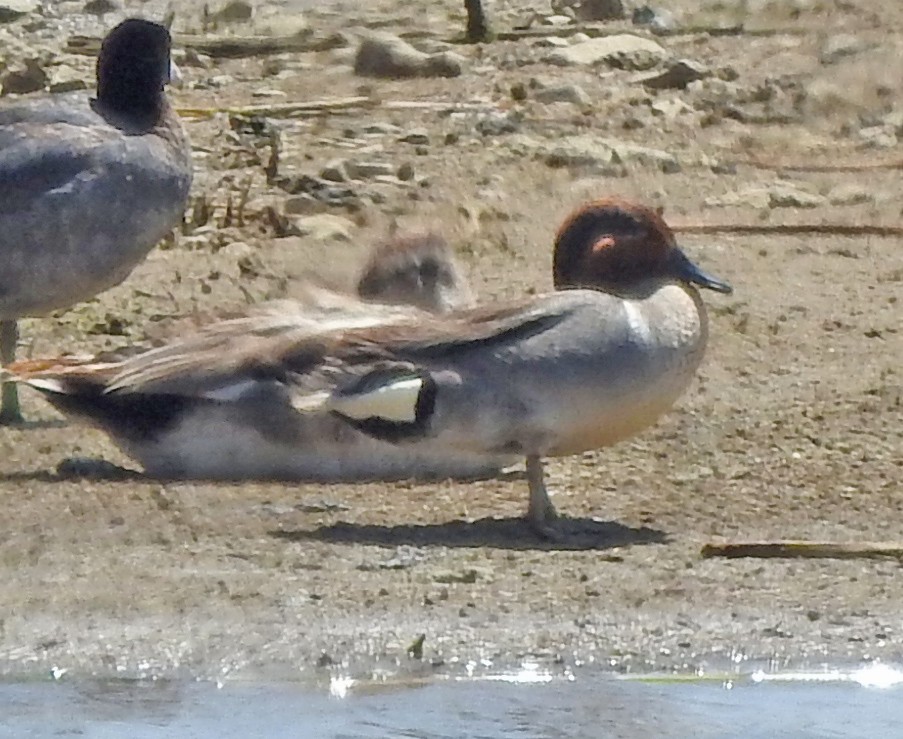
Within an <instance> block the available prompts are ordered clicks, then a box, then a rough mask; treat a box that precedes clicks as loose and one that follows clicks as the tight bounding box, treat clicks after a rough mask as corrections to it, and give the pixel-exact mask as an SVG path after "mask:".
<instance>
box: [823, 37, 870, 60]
mask: <svg viewBox="0 0 903 739" xmlns="http://www.w3.org/2000/svg"><path fill="white" fill-rule="evenodd" d="M868 48H869V45H868V44H867V43H866V42H865V41H863V40H862V39H859V38H857V37H856V36H853V35H852V34H849V33H838V34H835V35H834V36H829V37H828V38H827V39H826V40H825V42H824V43H823V44H822V47H821V51H819V53H818V60H819V61H820V62H821V63H822V64H825V65H828V64H836V63H837V62H839V61H840V60H841V59H844V58H846V57H848V56H854V55H856V54H859V53H860V52H862V51H865V50H866V49H868Z"/></svg>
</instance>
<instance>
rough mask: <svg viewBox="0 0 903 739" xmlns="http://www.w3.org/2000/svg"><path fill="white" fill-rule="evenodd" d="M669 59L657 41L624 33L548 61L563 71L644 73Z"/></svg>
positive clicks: (555, 54)
mask: <svg viewBox="0 0 903 739" xmlns="http://www.w3.org/2000/svg"><path fill="white" fill-rule="evenodd" d="M666 56H667V52H666V51H665V50H664V49H663V48H662V47H661V46H660V45H659V44H657V43H656V42H655V41H652V40H651V39H645V38H641V37H640V36H632V35H631V34H628V33H621V34H618V35H617V36H604V37H601V38H593V39H590V40H589V41H584V42H582V43H579V44H574V45H573V46H570V47H568V48H567V49H559V50H558V51H554V52H552V53H551V54H550V55H549V56H548V58H547V61H548V62H549V63H550V64H557V65H559V66H564V67H573V66H595V65H597V64H602V63H604V64H608V65H609V66H612V67H616V68H618V69H631V70H636V71H644V70H647V69H651V68H652V67H654V66H655V65H656V64H658V63H659V62H661V61H662V60H663V59H664V58H665V57H666Z"/></svg>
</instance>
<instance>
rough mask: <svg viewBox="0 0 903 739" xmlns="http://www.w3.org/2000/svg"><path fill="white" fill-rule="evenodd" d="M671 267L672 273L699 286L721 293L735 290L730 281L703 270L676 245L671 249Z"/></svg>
mask: <svg viewBox="0 0 903 739" xmlns="http://www.w3.org/2000/svg"><path fill="white" fill-rule="evenodd" d="M669 267H670V268H671V274H673V275H674V276H675V277H677V278H678V279H680V280H683V281H684V282H689V283H690V284H693V285H698V286H699V287H705V288H708V289H709V290H714V291H715V292H719V293H725V294H730V293H732V292H733V291H734V288H732V287H731V286H730V285H729V284H728V283H726V282H724V281H723V280H719V279H718V278H717V277H712V275H710V274H707V273H706V272H703V271H702V270H701V269H700V268H699V267H697V266H696V265H695V264H694V263H693V262H692V261H690V258H689V257H688V256H687V255H686V254H684V253H683V252H682V251H681V250H680V249H678V248H676V247H675V248H674V249H672V250H671V258H670V259H669Z"/></svg>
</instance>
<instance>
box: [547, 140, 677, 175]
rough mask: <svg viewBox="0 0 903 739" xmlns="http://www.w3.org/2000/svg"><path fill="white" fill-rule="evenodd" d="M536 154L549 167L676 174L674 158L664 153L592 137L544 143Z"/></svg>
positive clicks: (675, 160)
mask: <svg viewBox="0 0 903 739" xmlns="http://www.w3.org/2000/svg"><path fill="white" fill-rule="evenodd" d="M538 153H539V155H540V156H542V157H543V158H544V159H545V162H546V164H548V165H549V166H550V167H602V168H605V167H610V166H612V165H620V164H631V163H636V164H640V165H644V166H652V167H655V168H657V169H659V170H661V171H662V172H666V173H671V172H678V171H680V163H679V162H678V161H677V158H676V157H675V156H674V155H673V154H670V153H669V152H667V151H662V150H660V149H651V148H649V147H645V146H639V145H637V144H632V143H627V142H624V141H618V140H616V139H601V138H596V137H594V136H572V137H570V138H568V139H566V140H565V141H563V142H560V143H556V144H548V143H544V144H542V145H540V146H539V147H538Z"/></svg>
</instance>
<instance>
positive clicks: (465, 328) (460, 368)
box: [11, 198, 731, 538]
mask: <svg viewBox="0 0 903 739" xmlns="http://www.w3.org/2000/svg"><path fill="white" fill-rule="evenodd" d="M554 282H555V287H556V290H555V291H553V292H549V293H546V294H543V295H538V296H534V297H529V298H524V299H522V300H518V301H514V302H510V303H503V304H496V305H483V306H480V307H477V308H474V309H471V310H464V311H458V312H452V313H448V314H445V315H434V314H430V313H427V312H425V311H421V310H418V309H416V308H412V307H407V306H388V305H378V304H371V305H367V304H362V303H355V302H354V301H353V300H352V299H350V298H347V297H345V296H341V295H338V294H335V293H328V292H325V291H312V294H311V295H309V296H308V297H307V298H306V299H305V300H302V301H301V302H298V303H290V304H276V305H270V306H268V307H266V308H265V309H262V310H261V311H260V312H258V313H256V314H255V315H252V316H248V317H246V318H243V319H235V320H233V321H226V322H221V323H219V324H213V325H211V326H208V327H207V328H205V329H203V330H201V331H200V332H199V333H198V334H196V335H195V336H192V337H189V338H186V339H182V340H179V341H176V342H174V343H172V344H169V345H167V346H163V347H160V348H158V349H153V350H151V351H149V352H146V353H144V354H141V355H138V356H136V357H133V358H130V359H127V360H125V361H123V362H120V363H99V364H98V363H95V364H92V363H82V362H79V361H77V360H71V361H68V362H67V361H66V360H50V361H45V362H41V361H32V362H22V363H19V364H18V365H14V366H13V367H12V368H11V371H12V372H13V373H14V374H15V376H16V377H17V379H18V380H19V381H20V382H25V383H27V384H29V385H31V386H33V387H35V388H37V389H39V390H41V391H42V392H43V393H44V394H45V396H46V397H47V399H48V400H50V402H51V403H53V404H54V405H55V406H56V407H57V408H59V409H60V410H62V411H63V412H65V413H70V414H73V415H75V416H78V417H82V418H86V419H88V420H89V421H91V422H93V423H95V424H96V425H99V426H100V427H101V428H103V429H104V430H105V431H107V433H109V434H110V435H111V436H112V438H114V439H115V440H116V441H117V443H118V444H119V445H120V446H121V447H122V448H123V449H124V450H125V451H126V452H127V453H128V454H130V455H132V456H133V457H134V458H136V459H137V460H139V461H140V462H141V464H143V465H144V467H145V469H146V470H147V471H148V472H149V473H151V474H154V475H162V476H179V477H192V478H211V477H212V478H228V479H247V478H260V477H281V478H290V479H303V480H321V481H329V482H335V481H340V480H388V479H396V478H398V477H429V476H445V475H446V474H447V473H454V472H456V471H457V472H460V471H461V470H463V469H464V468H465V467H467V466H468V465H470V466H471V467H472V468H474V469H476V468H479V467H480V466H482V467H484V468H490V469H491V468H493V467H495V468H498V467H500V466H502V465H504V464H507V463H508V462H509V461H511V460H512V459H514V458H518V457H519V458H521V459H523V458H525V459H526V464H527V480H528V487H529V503H528V506H527V520H528V522H529V523H530V525H531V526H532V527H533V528H534V529H535V530H536V531H537V532H538V533H540V534H541V535H543V536H546V537H552V538H555V537H557V536H558V531H557V529H556V517H557V514H556V511H555V508H554V506H553V505H552V503H551V501H550V499H549V497H548V494H547V491H546V487H545V481H544V473H543V462H542V460H543V458H545V457H550V456H562V455H571V454H578V453H580V452H583V451H587V450H591V449H598V448H602V447H607V446H610V445H612V444H615V443H617V442H618V441H621V440H623V439H626V438H629V437H631V436H633V435H634V434H636V433H638V432H640V431H642V430H643V429H644V428H646V427H648V426H649V425H651V424H652V423H654V422H655V421H656V420H657V419H658V418H659V417H660V416H661V415H662V414H663V413H665V412H666V411H667V410H669V409H670V408H671V406H672V405H673V404H674V402H675V401H676V400H677V398H678V397H679V396H680V395H681V393H683V391H684V390H685V389H686V388H687V386H688V385H689V384H690V381H691V380H692V378H693V376H694V375H695V372H696V369H697V367H698V366H699V364H700V362H701V360H702V357H703V354H704V352H705V346H706V341H707V337H708V323H707V318H706V310H705V306H704V304H703V302H702V300H701V298H700V296H699V293H698V292H697V287H703V288H708V289H712V290H715V291H717V292H723V293H727V292H730V290H731V288H730V287H729V286H728V285H727V284H726V283H724V282H721V281H720V280H717V279H715V278H714V277H711V276H709V275H707V274H706V273H704V272H702V271H701V270H700V269H699V268H698V267H696V266H695V265H694V264H693V262H691V261H690V260H689V259H688V258H687V256H686V255H685V254H684V253H683V252H682V251H681V250H680V249H679V248H678V246H677V244H676V242H675V238H674V234H673V233H672V231H671V230H670V229H669V228H668V226H667V225H666V224H665V222H664V221H663V220H662V218H661V217H660V216H659V215H658V214H656V213H655V212H654V211H652V210H650V209H649V208H646V207H644V206H642V205H638V204H635V203H631V202H627V201H624V200H620V199H616V198H607V199H601V200H596V201H592V202H589V203H586V204H585V205H583V206H581V207H580V208H578V209H577V210H576V211H575V212H574V213H573V214H571V215H570V216H569V217H568V218H567V219H566V220H565V222H564V224H563V225H562V226H561V228H560V230H559V232H558V235H557V238H556V241H555V254H554ZM451 476H461V475H458V474H452V475H451Z"/></svg>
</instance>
